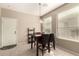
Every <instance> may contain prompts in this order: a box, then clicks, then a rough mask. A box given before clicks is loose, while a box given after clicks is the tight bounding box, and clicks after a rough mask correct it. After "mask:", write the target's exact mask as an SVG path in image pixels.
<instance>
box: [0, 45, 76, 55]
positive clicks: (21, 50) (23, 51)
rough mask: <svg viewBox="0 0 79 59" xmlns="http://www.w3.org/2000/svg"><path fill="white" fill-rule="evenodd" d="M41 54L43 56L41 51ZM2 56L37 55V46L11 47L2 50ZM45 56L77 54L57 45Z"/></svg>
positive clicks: (0, 53) (0, 51)
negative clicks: (32, 47) (31, 47)
mask: <svg viewBox="0 0 79 59" xmlns="http://www.w3.org/2000/svg"><path fill="white" fill-rule="evenodd" d="M39 55H40V56H41V52H40V53H39ZM0 56H36V48H34V49H30V45H26V44H22V45H18V46H16V47H14V48H11V49H7V50H0ZM44 56H75V54H73V53H69V51H68V50H66V49H64V48H61V47H59V46H57V47H56V50H53V48H51V52H50V53H48V52H47V51H46V52H45V55H44Z"/></svg>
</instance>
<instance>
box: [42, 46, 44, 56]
mask: <svg viewBox="0 0 79 59" xmlns="http://www.w3.org/2000/svg"><path fill="white" fill-rule="evenodd" d="M42 56H44V46H43V45H42Z"/></svg>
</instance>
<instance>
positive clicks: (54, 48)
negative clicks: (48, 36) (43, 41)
mask: <svg viewBox="0 0 79 59" xmlns="http://www.w3.org/2000/svg"><path fill="white" fill-rule="evenodd" d="M53 48H54V50H55V40H54V41H53Z"/></svg>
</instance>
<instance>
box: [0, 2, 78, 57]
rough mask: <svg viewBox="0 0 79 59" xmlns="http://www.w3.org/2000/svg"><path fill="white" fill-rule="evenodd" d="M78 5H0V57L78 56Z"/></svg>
mask: <svg viewBox="0 0 79 59" xmlns="http://www.w3.org/2000/svg"><path fill="white" fill-rule="evenodd" d="M78 19H79V3H0V56H79V41H78V39H79V20H78Z"/></svg>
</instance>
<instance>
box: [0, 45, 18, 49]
mask: <svg viewBox="0 0 79 59" xmlns="http://www.w3.org/2000/svg"><path fill="white" fill-rule="evenodd" d="M16 46H17V44H13V45H8V46H4V47H2V48H0V50H7V49H11V48H14V47H16Z"/></svg>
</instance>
